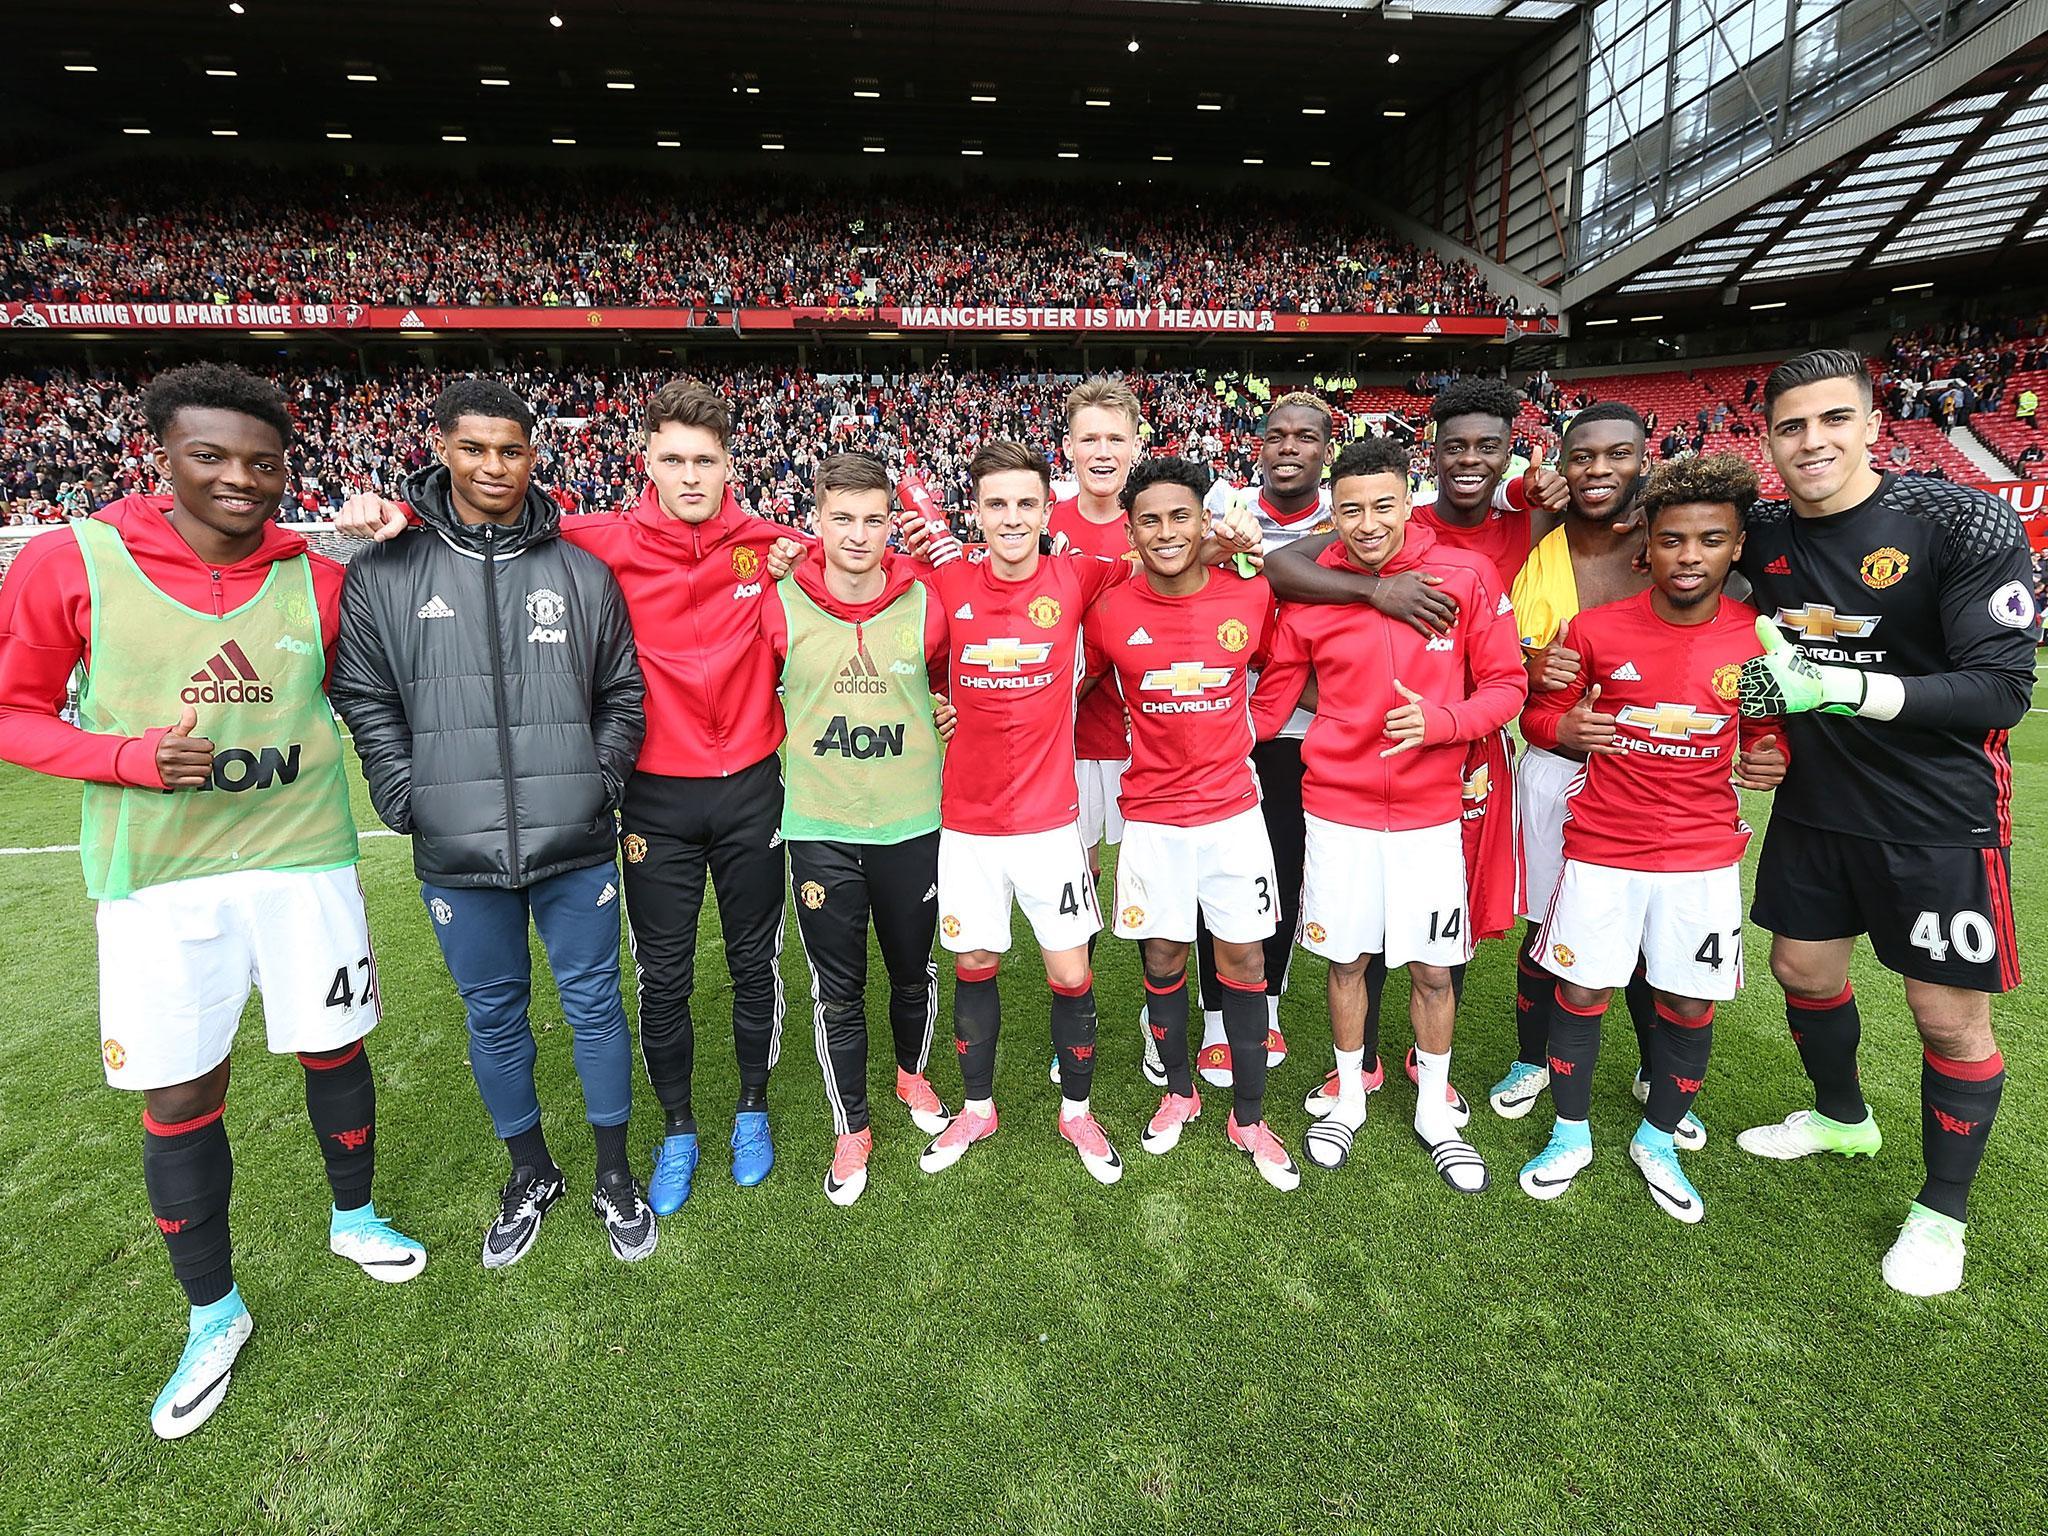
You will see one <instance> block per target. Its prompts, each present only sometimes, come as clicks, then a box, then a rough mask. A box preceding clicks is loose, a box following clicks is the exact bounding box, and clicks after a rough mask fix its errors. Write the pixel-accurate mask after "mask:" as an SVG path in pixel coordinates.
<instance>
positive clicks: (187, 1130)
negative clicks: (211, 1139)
mask: <svg viewBox="0 0 2048 1536" xmlns="http://www.w3.org/2000/svg"><path fill="white" fill-rule="evenodd" d="M227 1109H228V1107H227V1105H226V1104H222V1105H220V1106H219V1107H218V1108H216V1109H210V1110H208V1111H207V1112H206V1113H205V1114H203V1115H200V1116H198V1117H197V1118H196V1119H192V1120H179V1121H175V1122H173V1123H172V1124H169V1125H166V1124H165V1123H164V1122H163V1121H161V1120H159V1119H157V1118H156V1116H154V1115H152V1114H151V1113H150V1112H149V1111H148V1110H146V1109H145V1110H144V1111H143V1112H142V1128H143V1129H144V1130H145V1131H147V1132H149V1134H150V1135H152V1136H188V1135H190V1134H191V1133H192V1132H193V1131H203V1130H205V1129H206V1128H207V1127H208V1126H209V1125H211V1124H213V1122H214V1121H216V1120H218V1119H219V1118H220V1117H221V1116H222V1115H224V1114H226V1113H227Z"/></svg>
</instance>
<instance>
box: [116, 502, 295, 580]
mask: <svg viewBox="0 0 2048 1536" xmlns="http://www.w3.org/2000/svg"><path fill="white" fill-rule="evenodd" d="M170 510H171V498H170V497H168V496H123V497H122V498H121V499H120V500H119V501H110V502H108V503H107V504H106V505H105V506H104V507H101V508H100V509H99V510H98V511H97V512H95V513H93V517H94V518H95V519H97V520H98V521H100V522H102V523H109V524H112V525H113V527H114V528H115V529H116V530H117V531H118V532H119V533H120V535H121V542H122V543H124V544H126V545H127V546H128V552H129V553H130V554H131V555H133V556H134V557H135V561H136V564H138V565H140V566H142V567H143V568H144V569H145V570H146V569H148V568H149V567H150V565H151V564H153V563H154V564H158V565H171V566H179V565H182V566H187V567H189V568H190V569H192V570H195V571H204V572H206V573H207V574H208V575H209V576H210V575H211V574H212V572H213V569H214V567H212V566H210V565H208V564H207V563H206V562H205V561H204V560H201V559H200V558H199V556H198V554H197V553H195V552H194V550H193V548H192V546H191V545H190V544H187V543H186V542H185V541H184V539H183V538H181V537H180V536H179V534H178V530H177V529H175V528H173V527H172V526H171V520H170V518H169V517H168V516H166V515H165V514H166V513H168V512H169V511H170ZM305 552H306V541H305V540H304V539H303V538H301V537H300V536H299V535H298V534H296V533H293V532H291V531H290V530H288V529H285V528H281V527H279V526H278V525H277V524H276V523H265V524H264V525H263V542H262V543H261V544H259V545H257V546H256V550H255V552H254V553H253V554H250V555H246V556H244V557H243V558H242V559H240V560H237V561H236V562H235V563H234V564H233V565H229V566H223V567H221V573H222V574H223V575H227V574H228V573H230V572H234V571H260V570H262V569H263V568H264V567H265V566H270V565H275V564H276V563H277V562H278V561H280V560H290V559H292V558H293V557H295V556H298V555H302V554H304V553H305Z"/></svg>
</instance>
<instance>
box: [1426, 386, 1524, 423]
mask: <svg viewBox="0 0 2048 1536" xmlns="http://www.w3.org/2000/svg"><path fill="white" fill-rule="evenodd" d="M1521 409H1522V397H1521V396H1520V395H1519V394H1517V393H1516V392H1515V390H1514V388H1513V386H1512V385H1509V384H1507V383H1505V382H1504V381H1502V380H1500V379H1459V380H1458V381H1457V382H1456V383H1453V384H1447V385H1445V386H1444V388H1443V389H1442V391H1440V392H1439V393H1438V395H1437V397H1436V400H1435V402H1434V403H1433V404H1432V405H1431V406H1430V408H1429V419H1430V420H1431V421H1433V422H1435V423H1436V424H1437V425H1438V426H1442V425H1443V424H1444V423H1445V422H1447V421H1449V420H1450V419H1451V418H1452V417H1453V416H1492V417H1496V418H1498V420H1499V421H1500V423H1501V425H1502V426H1504V427H1507V428H1509V429H1512V428H1513V427H1514V425H1515V416H1516V413H1518V412H1519V411H1520V410H1521Z"/></svg>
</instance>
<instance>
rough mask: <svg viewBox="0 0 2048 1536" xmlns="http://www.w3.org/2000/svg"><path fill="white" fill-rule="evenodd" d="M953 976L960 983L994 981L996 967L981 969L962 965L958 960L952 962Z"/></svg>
mask: <svg viewBox="0 0 2048 1536" xmlns="http://www.w3.org/2000/svg"><path fill="white" fill-rule="evenodd" d="M953 975H954V977H955V978H956V979H958V980H960V981H994V980H995V979H996V967H995V966H993V965H990V966H983V967H975V966H971V965H963V964H961V963H960V962H959V961H958V960H955V961H954V962H953Z"/></svg>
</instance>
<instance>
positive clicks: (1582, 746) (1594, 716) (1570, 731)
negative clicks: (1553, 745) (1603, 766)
mask: <svg viewBox="0 0 2048 1536" xmlns="http://www.w3.org/2000/svg"><path fill="white" fill-rule="evenodd" d="M1599 703H1600V685H1599V684H1598V683H1595V684H1594V685H1593V686H1592V687H1591V688H1590V689H1588V690H1587V692H1586V696H1585V697H1584V698H1582V699H1580V700H1579V702H1578V703H1576V704H1574V705H1573V706H1572V707H1571V708H1570V709H1568V710H1566V711H1565V712H1564V718H1563V719H1561V720H1559V721H1558V722H1557V744H1558V745H1559V746H1561V747H1569V748H1571V750H1572V751H1574V752H1584V753H1586V754H1587V755H1588V756H1591V755H1592V754H1594V753H1603V752H1619V751H1622V750H1623V748H1622V746H1621V743H1620V742H1618V741H1616V740H1615V739H1614V716H1612V715H1604V714H1601V713H1600V711H1599V708H1598V706H1599Z"/></svg>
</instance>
